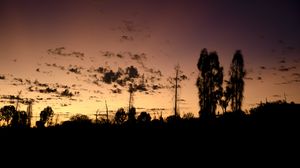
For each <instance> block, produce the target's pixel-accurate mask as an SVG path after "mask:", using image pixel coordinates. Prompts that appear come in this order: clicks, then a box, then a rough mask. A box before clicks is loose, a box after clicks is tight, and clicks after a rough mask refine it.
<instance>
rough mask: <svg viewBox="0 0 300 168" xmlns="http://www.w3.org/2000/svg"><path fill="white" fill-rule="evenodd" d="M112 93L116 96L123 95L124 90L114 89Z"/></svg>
mask: <svg viewBox="0 0 300 168" xmlns="http://www.w3.org/2000/svg"><path fill="white" fill-rule="evenodd" d="M111 92H112V93H114V94H121V93H122V90H121V89H119V88H114V89H111Z"/></svg>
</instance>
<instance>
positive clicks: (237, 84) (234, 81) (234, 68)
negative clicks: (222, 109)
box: [229, 50, 246, 112]
mask: <svg viewBox="0 0 300 168" xmlns="http://www.w3.org/2000/svg"><path fill="white" fill-rule="evenodd" d="M229 75H230V80H229V87H230V89H231V96H230V98H231V109H232V111H234V112H238V111H241V110H242V102H243V98H244V95H243V93H244V85H245V82H244V78H245V76H246V71H245V68H244V59H243V55H242V52H241V51H240V50H237V51H236V52H235V54H234V55H233V59H232V62H231V65H230V71H229Z"/></svg>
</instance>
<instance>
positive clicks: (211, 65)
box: [196, 48, 223, 119]
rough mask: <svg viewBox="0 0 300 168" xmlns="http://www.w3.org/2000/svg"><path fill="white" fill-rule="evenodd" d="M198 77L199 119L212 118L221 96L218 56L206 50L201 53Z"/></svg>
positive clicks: (221, 71) (221, 76)
mask: <svg viewBox="0 0 300 168" xmlns="http://www.w3.org/2000/svg"><path fill="white" fill-rule="evenodd" d="M197 66H198V70H199V76H198V79H197V83H196V85H197V87H198V93H199V106H200V112H199V113H200V117H201V118H204V119H210V118H214V117H215V115H216V113H215V111H216V108H217V103H218V100H219V99H220V98H221V96H222V83H223V67H221V66H220V62H219V58H218V54H217V53H216V52H210V53H209V54H208V51H207V49H206V48H204V49H203V50H202V51H201V54H200V58H199V61H198V65H197Z"/></svg>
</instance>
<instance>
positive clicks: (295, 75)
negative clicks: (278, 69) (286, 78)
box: [292, 73, 300, 78]
mask: <svg viewBox="0 0 300 168" xmlns="http://www.w3.org/2000/svg"><path fill="white" fill-rule="evenodd" d="M292 76H293V77H296V78H300V73H293V74H292Z"/></svg>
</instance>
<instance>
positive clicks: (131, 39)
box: [120, 35, 134, 42]
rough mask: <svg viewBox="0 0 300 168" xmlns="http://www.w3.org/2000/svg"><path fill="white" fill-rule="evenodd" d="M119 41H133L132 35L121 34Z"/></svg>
mask: <svg viewBox="0 0 300 168" xmlns="http://www.w3.org/2000/svg"><path fill="white" fill-rule="evenodd" d="M120 41H121V42H123V41H134V39H133V37H132V36H128V35H122V36H121V37H120Z"/></svg>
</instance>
